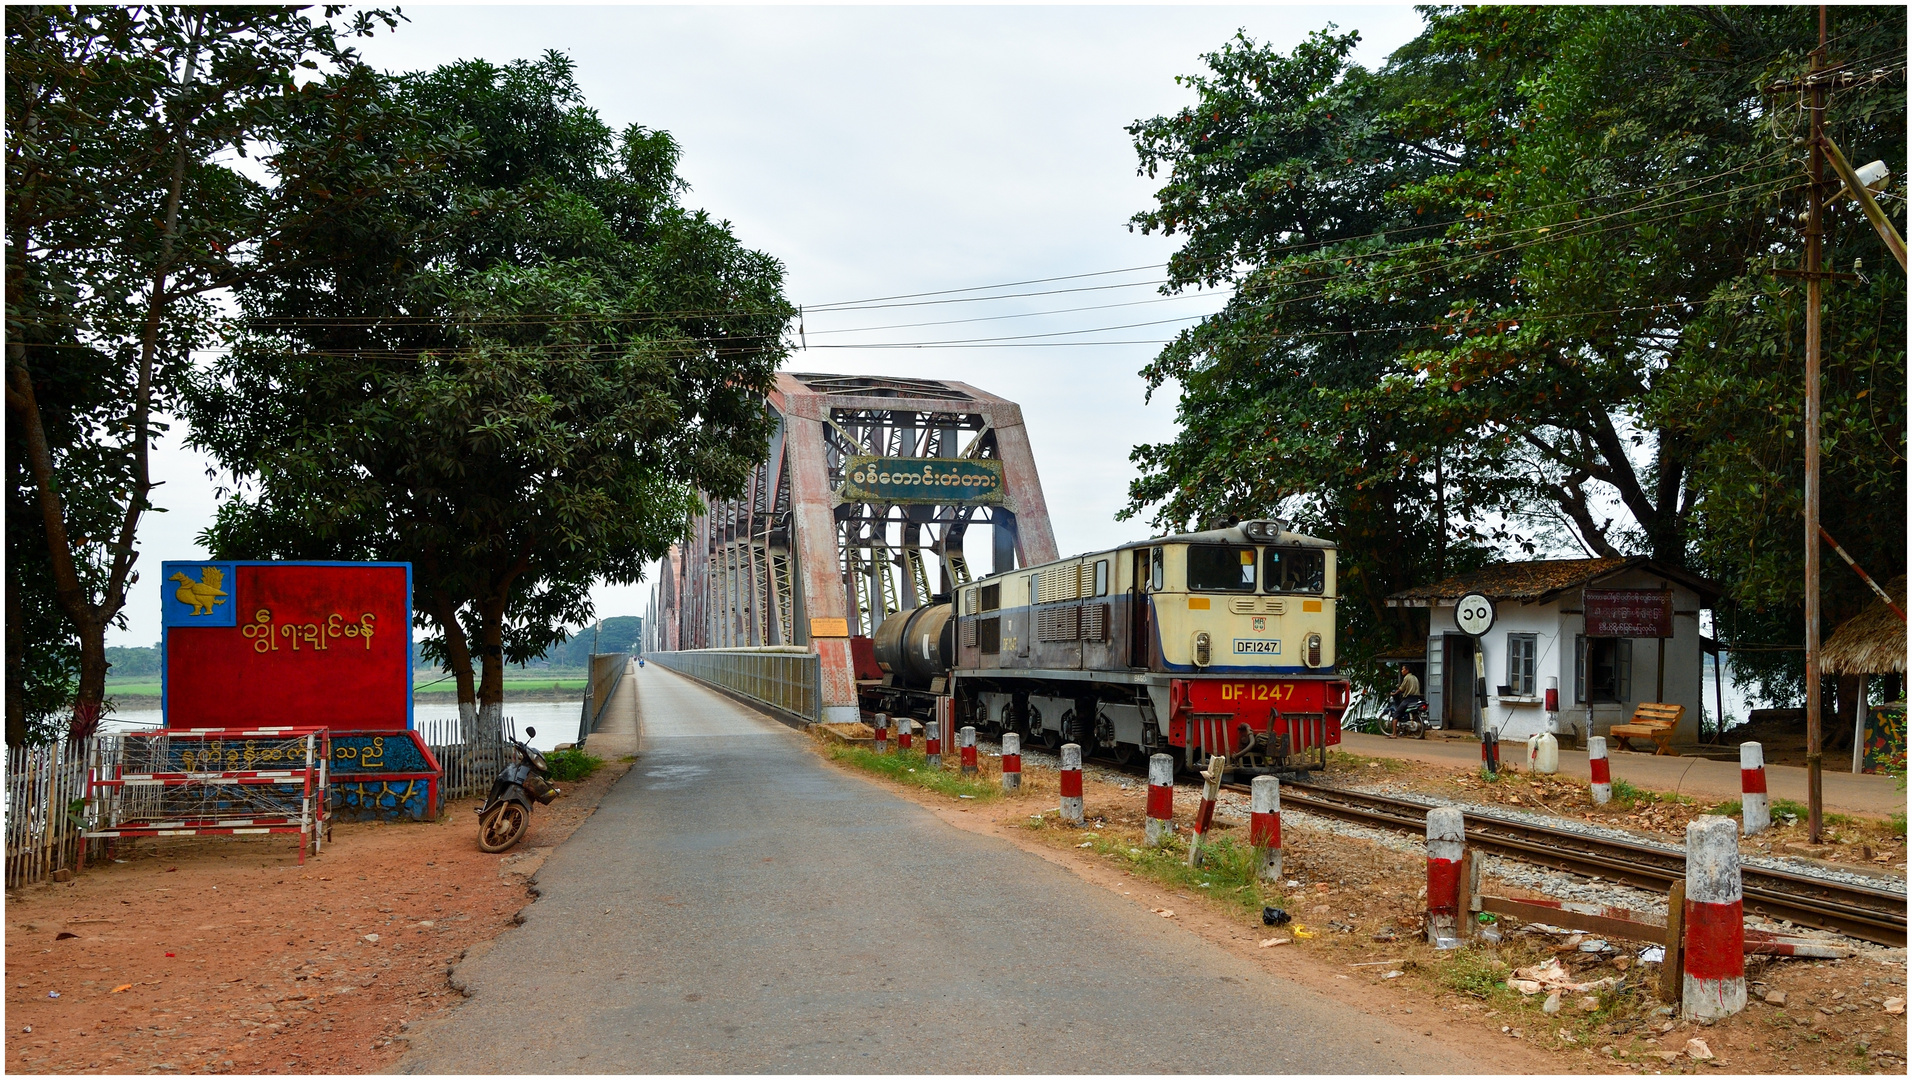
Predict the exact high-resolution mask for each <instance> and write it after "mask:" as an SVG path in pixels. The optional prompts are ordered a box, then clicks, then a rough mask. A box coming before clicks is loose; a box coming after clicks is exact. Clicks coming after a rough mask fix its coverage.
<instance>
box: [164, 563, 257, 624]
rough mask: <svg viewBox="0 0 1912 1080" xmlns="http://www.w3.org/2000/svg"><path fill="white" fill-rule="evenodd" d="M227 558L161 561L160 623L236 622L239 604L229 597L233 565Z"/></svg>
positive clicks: (237, 622) (230, 594)
mask: <svg viewBox="0 0 1912 1080" xmlns="http://www.w3.org/2000/svg"><path fill="white" fill-rule="evenodd" d="M237 565H238V564H237V563H229V562H165V563H161V564H159V572H160V573H161V574H164V575H165V576H166V580H165V582H164V583H163V584H162V585H161V586H160V615H161V622H160V625H162V626H169V627H170V626H237V625H239V605H238V604H237V603H235V602H234V601H233V598H232V586H233V569H234V567H236V566H237Z"/></svg>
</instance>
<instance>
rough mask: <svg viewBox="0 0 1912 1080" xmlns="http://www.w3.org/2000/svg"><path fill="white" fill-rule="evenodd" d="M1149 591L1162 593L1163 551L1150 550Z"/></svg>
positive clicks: (1157, 549) (1158, 549) (1159, 549)
mask: <svg viewBox="0 0 1912 1080" xmlns="http://www.w3.org/2000/svg"><path fill="white" fill-rule="evenodd" d="M1149 591H1150V592H1161V591H1162V549H1161V548H1150V549H1149Z"/></svg>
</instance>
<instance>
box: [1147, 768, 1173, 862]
mask: <svg viewBox="0 0 1912 1080" xmlns="http://www.w3.org/2000/svg"><path fill="white" fill-rule="evenodd" d="M1148 815H1149V818H1148V824H1147V825H1146V826H1144V830H1143V835H1144V836H1145V837H1146V838H1147V840H1148V843H1149V846H1150V847H1161V846H1162V845H1163V844H1166V843H1168V838H1169V837H1170V836H1172V835H1174V833H1175V826H1174V825H1173V824H1171V820H1172V819H1173V818H1174V816H1175V759H1174V758H1172V757H1170V756H1169V755H1167V754H1151V755H1150V756H1149V802H1148Z"/></svg>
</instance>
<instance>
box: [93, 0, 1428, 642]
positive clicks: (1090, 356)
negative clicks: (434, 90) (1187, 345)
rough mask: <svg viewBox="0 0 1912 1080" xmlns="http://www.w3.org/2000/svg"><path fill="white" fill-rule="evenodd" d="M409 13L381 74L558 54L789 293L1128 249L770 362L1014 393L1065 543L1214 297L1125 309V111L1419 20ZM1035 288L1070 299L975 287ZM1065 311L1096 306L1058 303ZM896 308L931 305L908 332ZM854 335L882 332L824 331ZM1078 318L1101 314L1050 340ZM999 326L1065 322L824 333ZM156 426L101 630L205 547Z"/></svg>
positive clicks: (1067, 14)
mask: <svg viewBox="0 0 1912 1080" xmlns="http://www.w3.org/2000/svg"><path fill="white" fill-rule="evenodd" d="M403 9H404V12H405V14H406V15H407V16H409V18H410V20H411V21H410V22H409V23H407V24H404V25H402V26H401V27H400V29H399V30H398V31H397V32H395V33H391V34H386V35H382V36H381V37H380V38H378V39H377V40H375V41H373V42H371V43H369V44H367V45H365V46H363V51H364V53H365V55H366V56H367V58H368V59H369V60H370V61H371V62H373V63H374V64H377V65H378V66H380V67H383V68H386V69H389V70H410V69H418V68H425V67H431V66H435V65H438V64H442V63H446V62H449V61H453V60H459V59H466V58H473V57H479V58H483V59H486V60H490V61H492V62H494V63H507V62H510V61H512V60H516V59H521V58H527V57H535V56H538V55H540V54H542V53H543V52H544V51H545V50H548V49H556V50H559V51H561V52H564V53H566V54H568V55H569V56H570V57H571V58H572V59H573V60H575V61H576V63H577V78H578V82H579V83H580V85H581V86H582V87H583V89H584V92H585V95H586V97H587V99H588V100H589V102H590V104H591V105H592V106H593V107H595V108H596V109H597V110H598V111H599V113H600V114H601V115H602V116H603V118H604V119H605V120H606V121H607V122H609V123H610V124H612V125H613V126H616V127H622V126H623V125H626V124H631V123H639V124H644V125H646V126H648V127H653V128H663V129H665V130H667V131H669V132H670V133H671V134H672V135H673V136H675V137H676V139H677V141H678V142H679V144H680V145H681V146H682V148H683V161H682V163H681V165H680V170H679V171H680V173H681V175H682V176H683V177H684V178H685V179H686V180H687V181H689V183H690V185H691V190H690V192H689V193H688V194H687V195H686V196H685V199H684V201H685V204H686V205H687V206H691V207H699V208H703V209H706V210H708V211H710V213H711V214H712V215H713V216H715V217H718V218H721V219H724V220H727V221H729V222H730V223H731V224H732V226H733V228H734V229H735V232H736V235H737V237H738V238H739V239H740V240H741V241H742V242H743V243H744V244H746V245H748V246H750V247H753V248H756V249H758V250H762V251H766V252H769V253H771V254H772V255H774V256H776V257H777V258H778V259H780V260H782V262H783V264H784V266H785V267H786V271H787V272H786V278H785V282H786V291H787V294H788V295H789V297H790V298H791V300H792V301H794V302H796V303H798V304H802V305H805V306H806V307H809V308H816V307H820V306H825V305H830V304H840V303H842V302H844V301H852V300H860V299H865V298H870V297H884V296H894V295H897V294H909V293H921V292H928V291H932V290H952V289H967V288H971V287H975V286H989V285H996V284H1000V283H1007V282H1017V281H1027V280H1030V279H1039V278H1053V277H1061V276H1065V275H1081V274H1101V273H1104V272H1106V271H1114V270H1121V269H1126V268H1137V269H1134V270H1133V272H1129V273H1124V274H1109V275H1106V276H1101V277H1091V278H1082V279H1080V280H1075V281H1064V282H1052V283H1049V284H1046V285H1039V286H1029V287H1023V288H1011V289H1001V290H995V291H993V292H992V291H987V290H985V291H982V292H978V293H972V294H966V295H965V296H963V297H955V296H943V297H933V298H930V299H938V300H943V301H948V300H952V299H963V300H964V301H965V302H962V303H947V302H945V303H939V304H936V305H932V306H917V307H891V308H883V309H878V310H863V311H854V312H851V311H843V312H836V313H814V314H809V315H807V316H806V319H805V330H806V334H805V339H806V340H807V342H808V343H809V345H810V348H809V350H808V351H807V352H802V353H798V354H796V355H795V356H794V357H793V358H792V360H791V361H790V363H789V364H788V365H787V367H788V368H789V369H790V370H795V371H827V372H842V373H858V374H878V375H907V376H915V377H924V378H950V379H960V380H962V381H964V382H968V383H972V384H974V385H976V386H978V387H981V388H982V389H984V390H987V391H990V392H992V393H995V394H1000V395H1002V396H1004V397H1007V398H1009V399H1011V400H1013V401H1016V402H1018V403H1019V404H1020V405H1021V406H1022V410H1023V416H1024V419H1025V421H1026V422H1027V424H1028V427H1029V434H1030V440H1031V442H1032V444H1033V446H1034V449H1035V454H1036V464H1037V467H1038V469H1039V470H1040V472H1041V475H1042V480H1043V489H1044V493H1045V495H1046V496H1047V498H1048V502H1049V511H1050V515H1051V520H1052V523H1053V525H1054V528H1055V534H1056V542H1057V545H1058V547H1059V549H1060V550H1061V551H1062V552H1064V553H1071V552H1078V551H1084V550H1090V549H1094V548H1098V547H1106V546H1112V545H1114V544H1116V543H1119V542H1122V541H1124V540H1128V539H1131V538H1133V537H1135V536H1138V535H1142V534H1144V532H1145V530H1146V525H1145V524H1144V523H1141V522H1118V521H1116V520H1115V513H1116V511H1117V510H1118V509H1120V508H1121V506H1122V505H1123V502H1124V500H1125V497H1126V494H1127V489H1128V483H1129V480H1130V479H1131V478H1132V476H1133V469H1132V467H1131V465H1130V464H1129V460H1128V456H1129V451H1130V449H1131V448H1132V447H1133V446H1134V445H1135V444H1137V443H1140V442H1148V441H1156V440H1161V439H1164V438H1167V437H1169V436H1171V435H1172V433H1173V427H1174V424H1173V421H1174V397H1173V394H1172V392H1171V393H1170V394H1168V395H1167V396H1166V397H1164V396H1158V397H1157V399H1156V402H1155V403H1154V404H1152V405H1149V404H1145V403H1144V401H1143V391H1144V386H1143V383H1142V380H1141V379H1140V378H1139V377H1138V375H1137V372H1138V371H1139V370H1140V369H1141V367H1142V366H1143V365H1144V364H1145V363H1147V362H1148V360H1149V359H1150V358H1151V357H1152V356H1153V355H1154V354H1155V352H1156V351H1157V348H1158V346H1157V345H1155V344H1151V343H1156V342H1161V341H1163V340H1165V339H1167V338H1168V337H1170V336H1172V335H1173V334H1174V332H1175V331H1176V330H1177V329H1179V328H1180V327H1182V326H1185V325H1187V322H1186V321H1168V320H1187V319H1189V318H1190V317H1194V316H1199V315H1202V314H1205V313H1207V312H1209V311H1213V310H1215V309H1216V308H1217V307H1219V305H1220V302H1221V298H1220V297H1218V296H1216V295H1214V294H1194V295H1191V296H1188V297H1185V298H1177V299H1172V300H1167V301H1162V302H1152V303H1142V304H1136V303H1134V302H1136V301H1161V297H1160V295H1159V294H1158V293H1157V292H1156V291H1155V287H1154V285H1153V284H1152V282H1154V281H1155V280H1156V279H1157V278H1159V264H1160V263H1161V262H1162V261H1163V260H1164V259H1165V258H1166V257H1167V256H1168V254H1169V253H1170V251H1171V250H1173V246H1174V241H1172V240H1165V239H1164V238H1162V237H1161V236H1159V235H1158V236H1142V235H1141V234H1140V233H1131V232H1130V231H1129V230H1128V228H1127V225H1126V222H1127V221H1128V219H1129V217H1130V216H1131V215H1133V214H1134V213H1136V212H1137V211H1140V210H1143V209H1145V208H1147V207H1148V206H1149V205H1150V199H1151V193H1152V192H1153V190H1154V186H1155V185H1154V184H1152V183H1151V182H1150V181H1149V180H1148V179H1147V178H1145V177H1140V176H1137V175H1136V159H1135V152H1134V149H1133V147H1132V145H1131V143H1130V140H1129V136H1128V135H1127V133H1126V132H1125V131H1124V130H1123V128H1124V126H1125V125H1127V124H1128V123H1130V122H1132V121H1134V120H1137V119H1141V118H1146V117H1150V116H1155V115H1157V114H1160V113H1165V112H1171V111H1173V110H1175V109H1177V108H1179V107H1181V106H1182V105H1184V104H1186V103H1187V102H1189V101H1190V100H1192V95H1191V94H1190V93H1189V92H1188V91H1186V90H1185V89H1184V88H1182V87H1179V86H1177V85H1176V84H1175V81H1174V79H1175V76H1176V75H1178V74H1187V73H1191V72H1194V71H1197V70H1200V69H1201V61H1200V54H1201V53H1203V52H1206V51H1211V50H1214V49H1217V48H1219V47H1220V46H1221V45H1222V44H1223V43H1224V42H1225V41H1227V40H1228V39H1229V37H1230V36H1232V35H1233V34H1234V32H1235V31H1236V30H1237V29H1238V28H1239V29H1245V30H1246V31H1247V32H1248V33H1249V34H1250V35H1251V36H1252V37H1254V38H1256V39H1257V40H1260V41H1265V42H1271V43H1273V44H1275V45H1277V46H1280V47H1282V48H1284V49H1285V48H1289V47H1292V46H1293V45H1294V44H1296V43H1297V42H1299V41H1301V40H1302V39H1303V38H1304V37H1305V36H1306V35H1307V34H1308V33H1310V32H1312V31H1314V30H1318V29H1321V28H1323V27H1324V26H1326V25H1328V24H1330V23H1334V24H1336V25H1338V26H1340V27H1341V28H1342V29H1344V30H1359V31H1360V33H1361V37H1362V48H1361V50H1360V52H1359V53H1358V54H1357V58H1358V59H1359V60H1360V62H1362V63H1364V64H1366V65H1367V66H1370V67H1373V66H1378V65H1379V64H1380V63H1381V62H1383V61H1384V60H1385V58H1386V56H1387V54H1388V53H1390V52H1392V51H1393V50H1394V49H1396V48H1398V47H1399V46H1401V45H1403V44H1405V43H1406V42H1407V41H1409V40H1410V39H1411V38H1412V37H1413V36H1414V35H1415V34H1416V33H1417V32H1419V29H1420V26H1421V20H1420V17H1419V16H1418V15H1417V14H1415V12H1414V11H1413V10H1412V9H1411V8H1409V7H1406V6H1398V5H1389V6H1378V5H1377V6H1364V5H1359V4H1337V5H1332V6H1255V7H1046V8H1027V7H968V8H941V7H937V8H930V7H837V8H810V7H774V8H751V7H692V8H683V7H628V6H595V7H551V6H530V7H518V6H467V5H459V6H430V5H414V4H410V3H407V4H405V5H404V8H403ZM1056 289H1073V290H1082V291H1072V292H1052V293H1050V294H1049V295H1044V296H1027V295H1025V296H1022V297H1014V298H1004V299H1000V300H986V301H974V302H971V301H970V299H969V298H970V297H974V296H995V295H1000V294H1002V293H1017V292H1020V293H1029V292H1036V291H1047V290H1056ZM1105 305H1123V306H1105ZM1070 308H1075V309H1083V308H1095V309H1096V310H1076V311H1063V310H1061V309H1070ZM1038 313H1053V314H1038ZM1004 316H1011V317H1008V318H1004ZM953 320H989V321H962V322H957V321H953ZM917 323H941V324H942V325H931V326H909V325H906V324H917ZM1137 323H1153V324H1155V325H1144V326H1135V325H1132V324H1137ZM872 327H878V328H882V329H870V330H864V332H862V333H855V334H851V333H840V332H838V331H847V330H853V329H862V328H872ZM1098 328H1120V329H1107V330H1104V331H1103V332H1100V333H1088V334H1077V333H1070V332H1072V331H1082V330H1093V329H1098ZM1019 335H1061V336H1051V337H1041V338H1033V339H1031V338H1025V339H1024V340H1023V341H1022V342H1019V343H1009V342H1001V341H997V342H990V343H988V344H989V346H990V347H974V346H971V347H960V348H957V347H946V346H930V347H923V348H904V349H868V348H864V349H855V348H825V347H823V346H825V345H840V344H858V343H861V344H869V343H875V342H882V343H889V344H895V343H912V342H923V341H950V340H956V339H981V338H997V339H1000V338H1004V337H1009V336H1019ZM1032 342H1092V343H1093V342H1121V343H1124V344H1089V345H1080V344H1070V345H1066V346H1056V345H1045V346H1043V347H1031V343H1032ZM176 442H177V440H174V439H168V440H165V441H163V442H162V444H161V446H160V448H159V452H158V453H157V454H156V457H155V466H156V471H157V473H158V476H157V478H158V479H160V480H163V481H166V485H165V486H164V487H162V488H160V489H159V491H158V493H157V499H158V502H159V504H160V505H161V506H164V507H166V508H167V509H168V511H169V512H167V513H164V514H156V515H150V516H149V517H148V518H147V519H146V521H145V524H144V525H143V527H142V528H141V530H140V542H141V546H142V549H143V555H142V559H141V563H142V565H143V566H144V567H145V568H146V570H147V573H146V575H145V580H143V581H142V582H140V583H139V584H138V585H136V586H135V587H134V589H133V593H132V596H131V597H130V598H129V602H128V606H127V611H128V615H129V623H130V626H129V628H128V629H127V630H125V631H115V632H113V633H112V634H111V635H110V641H109V643H110V644H128V645H145V644H150V643H152V642H153V641H155V640H157V639H158V637H159V630H158V624H159V619H158V610H159V599H158V591H157V583H158V582H159V579H160V575H159V574H158V572H157V569H158V563H159V562H160V561H161V560H165V559H182V558H199V557H203V556H204V555H205V552H204V550H203V549H201V548H200V547H199V546H198V545H197V544H196V543H195V541H194V537H195V535H196V534H197V533H198V532H199V531H200V530H201V529H203V528H204V527H205V526H206V524H207V523H208V521H209V520H210V517H211V514H212V510H213V499H212V492H211V488H210V485H209V483H208V482H207V480H206V479H205V462H204V461H202V460H200V459H199V458H198V457H197V456H196V455H193V454H191V453H189V452H186V451H183V450H181V449H180V448H178V446H177V445H176ZM649 588H650V586H649V585H648V584H645V585H641V586H633V587H625V588H611V587H605V588H601V589H600V590H598V593H597V601H598V609H599V613H600V614H601V615H604V616H607V617H608V616H613V615H635V614H642V613H643V610H644V598H645V597H646V596H647V595H648V592H649Z"/></svg>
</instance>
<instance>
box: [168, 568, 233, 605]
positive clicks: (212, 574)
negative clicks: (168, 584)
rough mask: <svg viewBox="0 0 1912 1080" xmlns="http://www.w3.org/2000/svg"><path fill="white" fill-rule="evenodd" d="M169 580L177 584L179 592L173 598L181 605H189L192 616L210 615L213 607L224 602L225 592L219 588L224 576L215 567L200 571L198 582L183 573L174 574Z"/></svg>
mask: <svg viewBox="0 0 1912 1080" xmlns="http://www.w3.org/2000/svg"><path fill="white" fill-rule="evenodd" d="M169 580H172V581H177V582H179V590H178V591H177V592H175V593H173V596H174V597H175V598H176V599H178V601H179V602H180V603H182V604H191V605H192V608H193V614H194V615H211V614H212V609H213V605H215V604H223V603H225V602H226V595H227V594H226V591H225V590H224V589H221V588H220V587H219V586H220V585H221V584H223V583H224V582H225V580H226V575H225V574H223V573H221V572H220V570H219V568H218V567H217V566H208V567H206V568H205V569H204V570H201V571H200V572H199V580H198V581H194V580H193V579H192V578H189V577H187V576H186V575H185V574H183V573H180V574H174V575H173V576H172V577H171V578H170V579H169Z"/></svg>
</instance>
